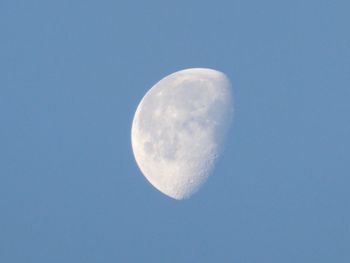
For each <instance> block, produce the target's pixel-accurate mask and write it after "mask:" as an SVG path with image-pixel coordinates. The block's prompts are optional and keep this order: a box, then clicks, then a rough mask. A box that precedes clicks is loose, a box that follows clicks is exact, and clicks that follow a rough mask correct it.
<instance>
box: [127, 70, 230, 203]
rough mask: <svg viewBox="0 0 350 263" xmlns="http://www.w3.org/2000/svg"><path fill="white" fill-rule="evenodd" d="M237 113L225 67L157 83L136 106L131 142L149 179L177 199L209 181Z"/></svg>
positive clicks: (181, 73) (177, 74)
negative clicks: (233, 117)
mask: <svg viewBox="0 0 350 263" xmlns="http://www.w3.org/2000/svg"><path fill="white" fill-rule="evenodd" d="M232 115H233V98H232V92H231V83H230V81H229V79H228V78H227V77H226V75H225V74H223V73H222V72H219V71H216V70H213V69H207V68H191V69H185V70H181V71H178V72H175V73H173V74H170V75H168V76H166V77H165V78H163V79H162V80H160V81H159V82H158V83H156V84H155V85H154V86H153V87H152V88H151V89H150V90H149V91H148V92H147V93H146V95H145V96H144V97H143V98H142V100H141V102H140V104H139V105H138V107H137V109H136V113H135V116H134V119H133V123H132V129H131V144H132V149H133V153H134V156H135V159H136V162H137V164H138V166H139V168H140V170H141V172H142V173H143V175H144V176H145V177H146V178H147V180H148V181H149V182H150V183H151V184H152V185H153V186H154V187H155V188H157V189H158V190H159V191H161V192H162V193H164V194H166V195H168V196H169V197H172V198H174V199H177V200H181V199H186V198H189V197H190V196H192V195H193V194H194V193H195V192H197V191H198V189H199V188H200V187H201V186H202V185H203V183H204V182H205V181H206V180H207V178H208V177H209V175H210V174H211V172H212V171H213V168H214V166H215V162H216V160H217V159H218V157H219V155H220V154H221V152H222V146H223V144H224V141H225V137H226V135H227V132H228V129H229V127H230V124H231V119H232Z"/></svg>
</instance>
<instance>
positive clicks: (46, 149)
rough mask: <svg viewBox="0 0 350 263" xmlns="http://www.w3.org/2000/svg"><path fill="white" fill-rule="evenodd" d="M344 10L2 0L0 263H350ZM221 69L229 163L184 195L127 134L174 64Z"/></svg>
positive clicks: (338, 5) (349, 107) (342, 6)
mask: <svg viewBox="0 0 350 263" xmlns="http://www.w3.org/2000/svg"><path fill="white" fill-rule="evenodd" d="M349 8H350V4H349V2H348V1H341V0H339V1H298V0H297V1H277V0H276V1H272V0H267V1H257V0H256V1H254V0H251V1H243V0H241V1H139V2H133V1H108V0H102V1H81V0H75V1H65V0H63V1H38V0H33V1H17V0H11V1H10V0H1V1H0V123H1V128H0V262H6V263H13V262H15V263H17V262H26V263H30V262H33V263H34V262H35V263H40V262H87V263H88V262H242V263H250V262H259V263H261V262H268V263H274V262H276V263H277V262H278V263H279V262H284V263H288V262H291V263H292V262H293V263H294V262H299V263H303V262H305V263H306V262H308V263H309V262H318V263H322V262H337V263H348V262H350V223H349V222H350V212H349V200H350V193H349V184H350V179H349V175H350V165H349V146H350V139H349V134H350V122H349V112H350V103H349V98H350V85H349V84H350V79H349V76H350V72H349V68H350V51H349V46H350V35H349V34H348V26H349V24H350V18H349V15H348V10H349ZM190 67H209V68H215V69H218V70H220V71H223V72H225V73H226V74H227V75H228V76H229V77H230V79H231V81H232V83H233V88H234V96H235V119H234V125H233V129H232V130H231V133H230V135H229V140H228V143H227V146H226V152H225V155H224V156H223V158H222V159H221V161H220V163H219V164H218V166H217V169H216V170H215V172H214V174H213V176H212V177H211V178H210V180H209V181H208V182H207V184H206V185H205V187H204V188H203V189H202V190H201V191H200V192H199V193H198V194H196V195H195V196H194V197H193V198H191V199H190V200H187V201H183V202H178V201H175V200H172V199H170V198H167V197H166V196H164V195H163V194H161V193H159V192H158V191H156V190H155V189H154V188H153V187H151V186H150V185H149V183H148V182H147V181H146V179H145V178H144V177H143V176H142V175H141V173H140V171H139V170H138V168H137V166H136V163H135V161H134V158H133V155H132V151H131V145H130V129H131V122H132V118H133V114H134V111H135V109H136V107H137V104H138V103H139V101H140V99H141V98H142V96H143V95H144V93H145V92H146V91H147V90H148V89H149V88H150V87H151V86H152V85H153V84H154V83H155V82H156V81H158V80H159V79H161V78H162V77H164V76H166V75H168V74H170V73H172V72H174V71H177V70H181V69H184V68H190Z"/></svg>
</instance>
